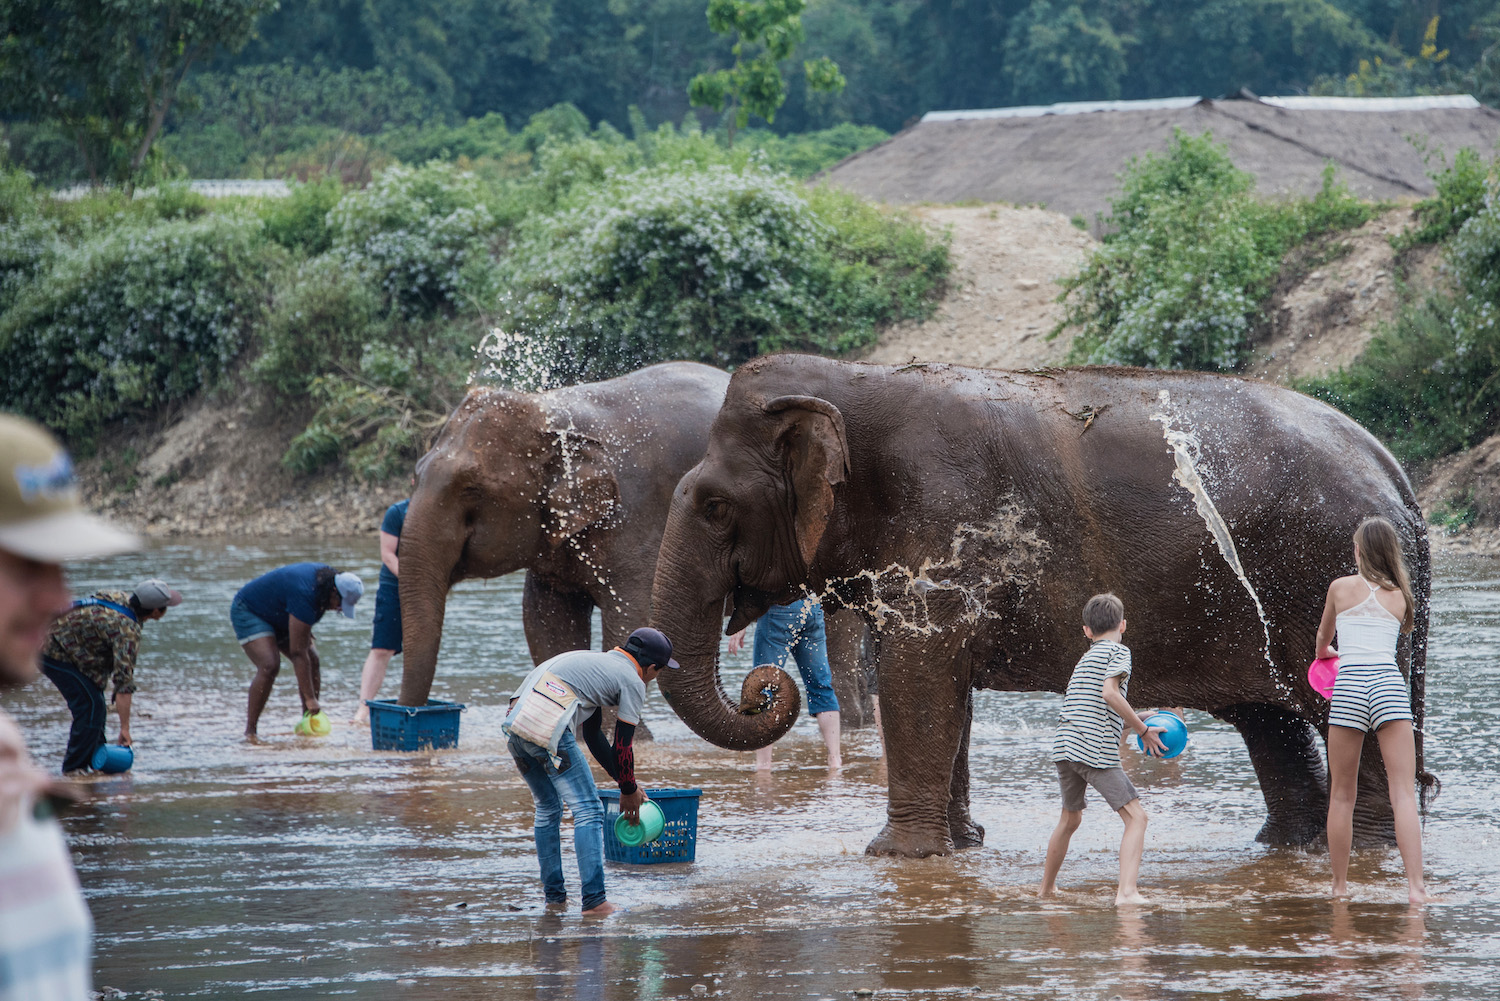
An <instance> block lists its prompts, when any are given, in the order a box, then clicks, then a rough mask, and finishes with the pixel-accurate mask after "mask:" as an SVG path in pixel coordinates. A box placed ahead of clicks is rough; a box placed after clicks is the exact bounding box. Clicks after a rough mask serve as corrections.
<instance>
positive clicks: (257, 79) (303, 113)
mask: <svg viewBox="0 0 1500 1001" xmlns="http://www.w3.org/2000/svg"><path fill="white" fill-rule="evenodd" d="M441 118H442V113H441V111H440V110H439V108H438V107H437V106H435V105H434V104H433V103H432V101H431V99H430V98H429V97H428V96H427V95H426V94H424V93H423V92H422V91H421V90H420V89H418V88H417V87H416V86H415V85H413V84H412V83H411V82H409V81H408V80H407V79H406V78H405V77H402V76H397V75H395V74H392V73H390V72H388V71H387V70H385V69H373V70H361V69H355V68H352V67H344V68H341V69H337V70H335V69H331V68H329V67H327V66H296V65H293V64H292V63H291V62H290V61H283V62H280V63H273V64H269V65H264V66H240V67H237V68H236V69H234V70H232V71H229V72H213V73H200V74H198V75H197V76H195V77H192V78H190V79H189V80H188V82H187V83H186V84H185V85H184V87H183V93H182V99H181V101H180V103H179V105H178V107H177V108H176V110H175V112H174V122H173V130H172V133H171V134H170V135H169V136H168V137H167V138H166V139H165V141H164V147H165V148H166V149H167V151H168V152H169V153H171V155H172V156H173V157H175V158H176V159H177V160H178V161H180V162H181V163H182V164H183V165H184V166H185V167H186V168H187V170H188V172H189V174H191V175H192V176H194V177H232V176H237V175H238V174H240V173H241V172H242V170H244V169H245V167H246V166H247V167H248V168H249V172H250V173H264V172H265V170H266V169H267V167H268V166H269V165H270V164H272V163H274V162H275V161H276V160H277V159H278V158H279V157H282V156H284V155H285V154H287V153H288V152H290V151H293V150H304V149H310V148H313V147H316V146H319V145H321V144H324V143H329V142H334V141H337V140H338V139H339V138H341V137H343V136H346V135H360V136H373V135H376V134H378V133H381V132H383V131H385V130H388V129H399V128H412V127H418V126H421V125H424V124H427V123H429V122H432V121H433V120H434V119H438V120H441ZM422 159H423V160H424V161H425V159H427V158H426V157H424V158H422ZM242 165H244V166H242Z"/></svg>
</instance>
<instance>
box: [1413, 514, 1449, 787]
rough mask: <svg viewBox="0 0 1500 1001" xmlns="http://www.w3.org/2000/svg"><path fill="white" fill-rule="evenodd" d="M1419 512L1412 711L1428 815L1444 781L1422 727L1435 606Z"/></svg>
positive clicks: (1419, 780)
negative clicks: (1429, 758)
mask: <svg viewBox="0 0 1500 1001" xmlns="http://www.w3.org/2000/svg"><path fill="white" fill-rule="evenodd" d="M1417 516H1418V521H1417V524H1418V526H1419V528H1420V531H1419V532H1418V533H1417V545H1416V552H1415V553H1413V554H1412V555H1413V556H1415V557H1416V559H1414V560H1412V569H1413V570H1415V571H1416V572H1415V573H1414V574H1413V575H1412V576H1413V577H1414V578H1415V579H1414V580H1413V581H1412V585H1413V587H1412V590H1413V592H1414V594H1415V596H1416V599H1417V611H1416V616H1415V618H1416V623H1415V626H1414V627H1413V629H1412V632H1411V714H1412V718H1413V725H1412V730H1413V736H1414V737H1415V738H1416V744H1417V748H1416V750H1417V784H1418V786H1419V787H1420V791H1419V794H1418V795H1419V801H1420V803H1421V808H1422V815H1423V816H1426V814H1427V808H1428V806H1429V805H1431V803H1432V802H1433V801H1434V800H1436V799H1437V798H1438V795H1439V794H1440V793H1441V792H1442V791H1443V783H1442V782H1440V781H1438V777H1437V776H1436V775H1434V774H1432V773H1431V772H1429V771H1428V770H1427V768H1426V755H1425V753H1424V745H1425V743H1426V739H1425V738H1426V735H1425V733H1424V732H1423V730H1424V722H1425V720H1426V717H1427V630H1428V620H1429V618H1430V616H1431V609H1432V553H1431V549H1430V546H1429V544H1428V541H1427V531H1426V527H1427V526H1426V524H1425V522H1424V521H1423V520H1422V519H1421V515H1420V512H1417Z"/></svg>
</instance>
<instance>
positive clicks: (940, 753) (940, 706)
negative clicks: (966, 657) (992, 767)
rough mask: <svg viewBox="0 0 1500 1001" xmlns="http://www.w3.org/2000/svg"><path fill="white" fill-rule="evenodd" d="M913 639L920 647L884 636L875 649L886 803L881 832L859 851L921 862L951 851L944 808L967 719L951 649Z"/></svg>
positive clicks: (963, 685) (960, 672) (959, 669)
mask: <svg viewBox="0 0 1500 1001" xmlns="http://www.w3.org/2000/svg"><path fill="white" fill-rule="evenodd" d="M915 639H916V640H917V641H921V642H914V641H913V640H910V639H901V640H892V639H890V638H889V637H888V638H887V639H886V641H885V642H883V643H882V644H881V651H880V663H879V665H878V666H877V670H878V671H879V678H880V691H881V693H882V699H881V725H882V728H883V730H884V733H885V741H886V752H887V754H886V756H887V760H888V768H889V776H890V782H889V790H888V796H889V800H888V803H887V806H886V825H885V828H884V830H882V831H881V832H880V833H879V834H878V835H876V837H875V840H873V841H871V842H870V844H869V845H868V846H867V847H866V848H865V853H866V854H869V855H900V856H905V857H907V858H925V857H927V856H929V855H950V854H952V852H953V849H954V839H953V833H952V830H951V827H950V824H951V817H950V812H949V805H950V802H951V799H952V795H953V788H954V782H955V776H954V762H955V761H956V760H957V757H958V751H959V748H960V747H961V746H963V745H964V739H963V738H964V734H965V732H966V727H965V724H966V722H967V720H968V708H969V705H968V701H967V700H968V697H969V694H970V693H969V690H968V687H969V684H968V670H967V665H966V664H965V663H963V662H962V661H961V658H960V657H959V656H958V651H957V650H956V649H945V647H947V646H949V645H950V644H939V643H934V642H932V640H931V638H930V637H916V638H915ZM951 646H953V647H957V643H956V642H955V643H953V644H951ZM966 764H967V763H966ZM963 785H964V787H965V788H967V785H968V782H967V771H966V773H965V777H964V779H963ZM965 812H967V807H965Z"/></svg>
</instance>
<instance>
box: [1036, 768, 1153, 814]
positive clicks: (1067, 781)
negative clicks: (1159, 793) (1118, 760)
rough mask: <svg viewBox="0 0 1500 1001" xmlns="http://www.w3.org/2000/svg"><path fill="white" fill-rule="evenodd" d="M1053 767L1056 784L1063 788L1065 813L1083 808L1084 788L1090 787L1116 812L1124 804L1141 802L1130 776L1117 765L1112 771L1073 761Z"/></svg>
mask: <svg viewBox="0 0 1500 1001" xmlns="http://www.w3.org/2000/svg"><path fill="white" fill-rule="evenodd" d="M1055 764H1056V765H1057V783H1058V785H1060V786H1062V801H1063V809H1064V810H1073V811H1078V810H1082V809H1083V807H1084V802H1083V787H1084V786H1093V787H1094V788H1095V789H1096V790H1097V791H1098V793H1099V795H1101V796H1103V797H1104V802H1106V803H1108V804H1109V808H1110V809H1111V810H1118V809H1120V807H1122V806H1124V805H1125V804H1126V803H1129V802H1131V801H1132V800H1136V799H1140V797H1139V796H1138V795H1136V791H1135V786H1133V785H1131V783H1130V776H1129V775H1126V774H1125V769H1123V768H1121V767H1120V766H1119V765H1116V766H1115V767H1114V768H1090V767H1089V766H1088V765H1082V764H1079V763H1078V762H1076V761H1058V762H1055Z"/></svg>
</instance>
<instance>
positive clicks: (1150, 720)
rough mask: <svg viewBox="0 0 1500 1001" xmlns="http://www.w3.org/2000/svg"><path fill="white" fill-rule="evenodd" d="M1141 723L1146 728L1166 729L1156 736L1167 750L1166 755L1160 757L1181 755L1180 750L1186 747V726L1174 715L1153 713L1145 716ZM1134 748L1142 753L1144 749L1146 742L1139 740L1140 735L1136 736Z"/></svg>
mask: <svg viewBox="0 0 1500 1001" xmlns="http://www.w3.org/2000/svg"><path fill="white" fill-rule="evenodd" d="M1141 722H1143V723H1145V724H1146V725H1147V726H1160V727H1165V728H1166V729H1165V731H1164V732H1163V733H1159V734H1157V736H1158V737H1160V738H1161V742H1162V744H1164V745H1165V746H1166V748H1167V753H1166V754H1164V755H1162V757H1164V758H1175V757H1177V755H1179V754H1181V753H1182V749H1183V748H1184V747H1187V742H1188V731H1187V724H1186V723H1184V722H1183V721H1182V719H1181V718H1180V717H1179V716H1178V715H1177V714H1176V713H1169V712H1155V713H1152V714H1151V715H1150V716H1147V717H1146V718H1145V719H1144V720H1142V721H1141ZM1135 746H1136V747H1139V748H1140V749H1141V750H1143V751H1144V750H1145V749H1146V742H1145V741H1144V740H1142V739H1141V736H1140V734H1136V738H1135Z"/></svg>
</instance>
